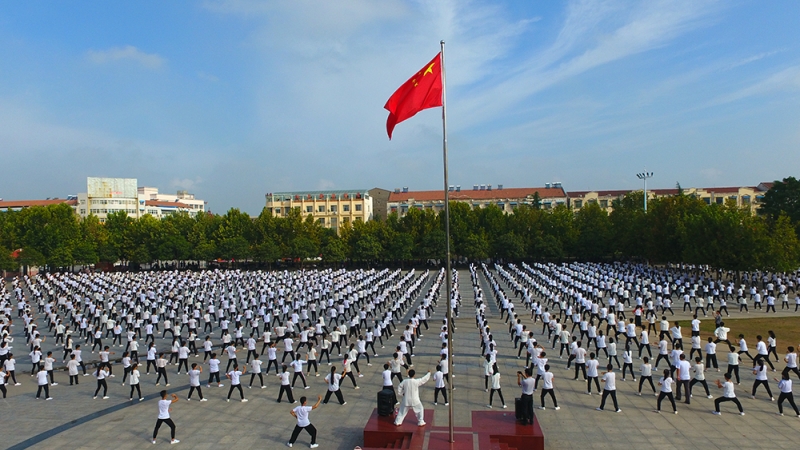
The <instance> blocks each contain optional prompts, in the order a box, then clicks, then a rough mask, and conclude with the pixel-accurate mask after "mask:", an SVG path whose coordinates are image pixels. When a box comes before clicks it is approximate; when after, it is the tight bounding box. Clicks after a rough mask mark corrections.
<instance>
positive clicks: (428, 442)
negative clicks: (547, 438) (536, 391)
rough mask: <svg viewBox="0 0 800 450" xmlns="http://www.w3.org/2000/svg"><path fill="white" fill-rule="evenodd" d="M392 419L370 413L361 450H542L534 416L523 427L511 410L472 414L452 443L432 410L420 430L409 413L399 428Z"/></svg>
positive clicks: (426, 413) (427, 411)
mask: <svg viewBox="0 0 800 450" xmlns="http://www.w3.org/2000/svg"><path fill="white" fill-rule="evenodd" d="M393 421H394V416H384V417H381V416H379V415H378V410H377V409H375V410H373V411H372V416H370V418H369V421H368V422H367V425H366V426H365V427H364V447H363V449H364V450H376V449H385V448H400V449H409V450H422V449H428V450H477V449H481V450H523V449H524V450H528V449H532V450H543V449H544V434H543V433H542V429H541V427H540V426H539V421H538V420H537V419H536V415H535V414H534V418H533V425H526V426H523V425H521V424H519V422H517V421H516V420H515V419H514V412H513V411H510V412H509V411H473V412H472V426H471V427H455V429H454V437H455V442H454V443H450V442H449V436H450V433H449V429H448V427H447V426H439V425H438V424H435V423H434V422H433V411H432V410H430V409H426V410H425V422H427V425H425V426H424V427H419V426H417V424H416V417H415V416H414V414H413V413H409V415H408V416H407V417H406V420H405V422H404V423H403V424H402V425H401V426H399V427H398V426H395V425H394V422H393Z"/></svg>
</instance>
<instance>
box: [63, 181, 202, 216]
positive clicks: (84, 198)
mask: <svg viewBox="0 0 800 450" xmlns="http://www.w3.org/2000/svg"><path fill="white" fill-rule="evenodd" d="M76 200H77V201H76V205H75V212H76V213H78V215H79V216H80V217H81V218H86V217H88V216H89V215H90V214H93V215H95V216H97V218H98V219H100V222H102V223H104V222H105V221H106V218H107V217H108V215H109V214H113V213H115V212H119V211H124V212H125V213H126V214H127V215H128V216H129V217H133V218H139V217H142V216H144V215H146V214H150V215H151V216H153V217H155V218H157V219H161V218H163V217H165V216H167V215H170V214H174V213H176V212H179V211H185V212H187V213H189V214H191V215H195V214H197V213H198V212H202V211H205V202H204V201H202V200H198V199H195V198H194V195H192V194H189V193H188V192H186V191H178V194H177V195H176V196H173V195H165V194H159V193H158V189H156V188H152V187H138V186H137V180H136V178H97V177H89V178H87V179H86V193H82V194H78V195H77V198H76Z"/></svg>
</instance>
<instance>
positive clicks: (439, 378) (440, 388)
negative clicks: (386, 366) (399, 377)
mask: <svg viewBox="0 0 800 450" xmlns="http://www.w3.org/2000/svg"><path fill="white" fill-rule="evenodd" d="M384 378H386V377H385V376H384ZM384 382H385V380H384ZM391 382H392V380H391V373H390V375H389V383H390V384H391ZM433 383H434V386H433V388H434V390H433V404H434V405H438V404H439V393H441V394H442V396H443V398H444V404H445V406H447V405H449V404H450V402H448V401H447V388H446V387H445V384H444V373H442V366H441V365H438V366H436V373H434V374H433Z"/></svg>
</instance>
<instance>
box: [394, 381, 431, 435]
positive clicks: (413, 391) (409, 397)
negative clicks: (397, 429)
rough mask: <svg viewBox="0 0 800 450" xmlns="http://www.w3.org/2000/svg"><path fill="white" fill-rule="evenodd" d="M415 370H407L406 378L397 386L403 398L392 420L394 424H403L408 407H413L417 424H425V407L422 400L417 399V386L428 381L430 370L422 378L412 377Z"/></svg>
mask: <svg viewBox="0 0 800 450" xmlns="http://www.w3.org/2000/svg"><path fill="white" fill-rule="evenodd" d="M416 374H417V373H416V371H415V370H414V369H411V370H409V371H408V378H406V379H405V380H403V381H402V382H401V383H400V385H399V386H397V393H398V394H400V395H402V396H403V399H402V400H401V401H400V411H399V412H398V414H397V418H396V419H395V421H394V424H395V425H397V426H400V425H402V424H403V419H405V418H406V414H408V410H409V409H413V410H414V413H415V414H416V415H417V424H418V425H419V426H421V427H422V426H425V425H426V423H425V409H424V407H423V406H422V402H421V401H420V399H419V387H420V386H421V385H423V384H425V383H427V382H428V380H430V378H431V372H430V370H429V371H428V373H427V374H426V375H425V376H424V377H422V378H414V375H416Z"/></svg>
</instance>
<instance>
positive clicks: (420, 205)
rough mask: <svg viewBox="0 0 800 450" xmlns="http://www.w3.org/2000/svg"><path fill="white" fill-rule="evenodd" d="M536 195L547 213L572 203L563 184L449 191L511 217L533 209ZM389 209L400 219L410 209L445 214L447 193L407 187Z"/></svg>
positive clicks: (394, 194) (458, 199)
mask: <svg viewBox="0 0 800 450" xmlns="http://www.w3.org/2000/svg"><path fill="white" fill-rule="evenodd" d="M536 194H539V199H540V201H541V207H542V208H544V209H550V208H554V207H556V206H557V205H566V204H567V201H568V198H567V193H566V192H564V189H563V188H562V187H561V183H548V184H546V185H545V187H543V188H505V187H503V185H502V184H499V185H497V188H494V189H493V188H492V185H491V184H488V185H487V184H482V185H478V184H476V185H473V186H472V189H471V190H462V189H461V186H450V188H449V195H450V201H453V202H464V203H467V204H469V205H470V207H472V208H473V209H474V208H485V207H486V206H488V205H490V204H491V205H496V206H497V207H499V208H500V209H501V210H502V211H504V212H507V213H513V212H514V208H516V207H517V206H519V205H532V204H533V202H534V196H535V195H536ZM388 207H389V212H390V213H393V212H396V213H397V214H398V215H399V216H400V217H403V216H405V215H406V214H407V213H408V210H409V209H410V208H417V209H428V210H432V211H435V212H437V213H438V212H440V211H444V191H442V190H436V191H409V190H408V188H407V187H404V188H403V189H402V190H401V189H395V190H394V192H392V193H391V194H390V195H389V202H388Z"/></svg>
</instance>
